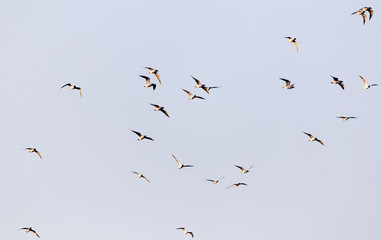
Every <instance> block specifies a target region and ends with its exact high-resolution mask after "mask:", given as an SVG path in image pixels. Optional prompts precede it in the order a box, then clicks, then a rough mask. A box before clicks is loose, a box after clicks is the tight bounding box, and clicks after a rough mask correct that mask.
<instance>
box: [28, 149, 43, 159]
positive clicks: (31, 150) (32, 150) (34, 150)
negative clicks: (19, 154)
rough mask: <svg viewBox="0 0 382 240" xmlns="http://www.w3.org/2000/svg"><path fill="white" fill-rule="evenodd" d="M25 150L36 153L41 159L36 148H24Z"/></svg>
mask: <svg viewBox="0 0 382 240" xmlns="http://www.w3.org/2000/svg"><path fill="white" fill-rule="evenodd" d="M25 150H28V151H29V152H30V153H32V152H35V153H37V155H38V156H39V157H40V158H41V159H42V157H41V154H40V152H39V151H37V149H36V148H25Z"/></svg>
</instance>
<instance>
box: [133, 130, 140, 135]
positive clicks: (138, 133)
mask: <svg viewBox="0 0 382 240" xmlns="http://www.w3.org/2000/svg"><path fill="white" fill-rule="evenodd" d="M131 131H132V132H133V133H135V134H137V135H138V136H142V134H141V133H140V132H137V131H134V130H131Z"/></svg>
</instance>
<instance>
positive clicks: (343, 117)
mask: <svg viewBox="0 0 382 240" xmlns="http://www.w3.org/2000/svg"><path fill="white" fill-rule="evenodd" d="M336 118H342V120H344V121H347V120H349V119H352V118H357V117H345V116H339V117H336Z"/></svg>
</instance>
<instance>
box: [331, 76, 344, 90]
mask: <svg viewBox="0 0 382 240" xmlns="http://www.w3.org/2000/svg"><path fill="white" fill-rule="evenodd" d="M331 77H332V78H333V82H330V83H331V84H338V85H340V87H341V88H342V89H343V90H345V85H344V82H343V81H341V80H339V79H338V78H337V77H333V76H331Z"/></svg>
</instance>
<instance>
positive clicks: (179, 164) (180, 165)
mask: <svg viewBox="0 0 382 240" xmlns="http://www.w3.org/2000/svg"><path fill="white" fill-rule="evenodd" d="M172 156H173V157H174V159H175V160H176V162H177V163H178V169H179V170H180V169H182V168H184V167H193V165H184V164H181V163H180V162H179V160H178V159H177V158H176V157H175V156H174V154H172Z"/></svg>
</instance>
